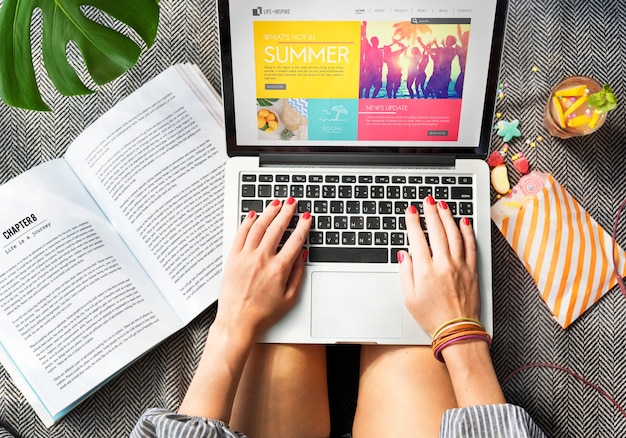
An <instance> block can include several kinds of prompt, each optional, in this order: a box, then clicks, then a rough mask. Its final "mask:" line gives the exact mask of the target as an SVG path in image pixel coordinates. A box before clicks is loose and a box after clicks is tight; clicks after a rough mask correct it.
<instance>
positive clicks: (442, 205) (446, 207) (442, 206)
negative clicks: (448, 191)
mask: <svg viewBox="0 0 626 438" xmlns="http://www.w3.org/2000/svg"><path fill="white" fill-rule="evenodd" d="M439 207H441V209H442V210H447V209H448V204H446V201H439Z"/></svg>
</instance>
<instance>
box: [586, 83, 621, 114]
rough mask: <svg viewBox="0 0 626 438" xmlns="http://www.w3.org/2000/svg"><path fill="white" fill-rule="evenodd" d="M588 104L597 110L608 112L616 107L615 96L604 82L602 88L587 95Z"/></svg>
mask: <svg viewBox="0 0 626 438" xmlns="http://www.w3.org/2000/svg"><path fill="white" fill-rule="evenodd" d="M589 105H590V106H592V107H594V108H596V109H597V110H598V111H601V112H604V113H608V112H609V111H611V110H613V109H615V107H617V98H616V97H615V94H613V90H612V89H611V87H610V86H609V85H607V84H605V85H604V87H602V90H600V91H598V92H597V93H594V94H592V95H591V96H589Z"/></svg>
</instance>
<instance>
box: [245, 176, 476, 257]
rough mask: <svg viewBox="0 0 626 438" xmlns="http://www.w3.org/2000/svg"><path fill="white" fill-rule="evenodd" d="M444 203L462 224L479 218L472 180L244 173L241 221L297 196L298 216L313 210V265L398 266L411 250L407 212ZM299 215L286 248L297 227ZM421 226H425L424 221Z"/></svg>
mask: <svg viewBox="0 0 626 438" xmlns="http://www.w3.org/2000/svg"><path fill="white" fill-rule="evenodd" d="M429 195H430V196H433V197H434V198H435V199H436V200H437V201H440V200H444V201H446V203H447V204H448V207H449V208H450V211H451V212H452V214H453V216H454V217H455V218H456V220H457V223H458V221H459V220H460V218H461V217H469V218H470V220H472V217H473V215H474V201H473V176H471V175H470V176H459V175H449V176H446V175H436V176H435V175H427V176H420V175H415V174H410V175H408V174H407V175H401V174H393V175H383V174H362V173H337V174H320V173H308V172H303V171H300V172H281V173H269V172H266V171H259V172H256V173H243V174H241V182H240V208H241V220H243V219H244V218H245V216H246V214H247V213H248V212H249V211H251V210H254V211H256V212H257V213H261V212H262V211H263V210H264V208H265V206H266V205H267V204H269V203H270V202H272V201H273V200H274V199H284V198H287V197H288V196H292V197H294V198H295V199H296V200H297V202H298V207H297V213H298V214H302V213H304V212H305V211H309V212H310V213H311V216H312V226H311V231H310V232H309V236H308V239H307V242H306V247H307V248H308V251H309V260H308V261H309V262H312V263H315V262H344V263H350V262H357V263H389V262H391V263H397V253H398V251H400V250H407V249H408V245H409V243H408V237H407V234H406V231H405V230H406V224H405V219H404V212H405V210H406V208H407V207H408V206H410V205H414V206H415V207H416V208H417V209H418V211H419V212H420V214H421V213H423V209H422V200H423V199H424V198H426V197H427V196H429ZM297 221H298V216H294V218H293V220H292V221H291V223H290V224H289V228H288V229H287V231H286V232H285V234H284V236H283V239H282V241H281V244H282V243H284V242H285V241H286V239H287V238H288V237H289V235H290V233H291V231H292V230H293V229H294V228H295V226H296V223H297ZM421 223H422V227H423V228H424V229H425V222H424V219H423V217H422V218H421Z"/></svg>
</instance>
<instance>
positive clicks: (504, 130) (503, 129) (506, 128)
mask: <svg viewBox="0 0 626 438" xmlns="http://www.w3.org/2000/svg"><path fill="white" fill-rule="evenodd" d="M498 135H499V136H500V137H502V138H503V139H504V141H505V142H508V141H511V139H512V138H513V137H521V136H522V132H521V131H520V130H519V120H513V121H511V122H507V121H506V120H501V121H500V122H498Z"/></svg>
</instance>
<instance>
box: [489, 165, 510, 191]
mask: <svg viewBox="0 0 626 438" xmlns="http://www.w3.org/2000/svg"><path fill="white" fill-rule="evenodd" d="M491 185H492V186H493V188H494V190H495V191H496V192H498V193H500V194H501V195H506V194H507V193H509V190H511V183H510V182H509V172H508V171H507V169H506V165H505V164H499V165H497V166H496V167H494V168H493V169H492V170H491Z"/></svg>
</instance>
